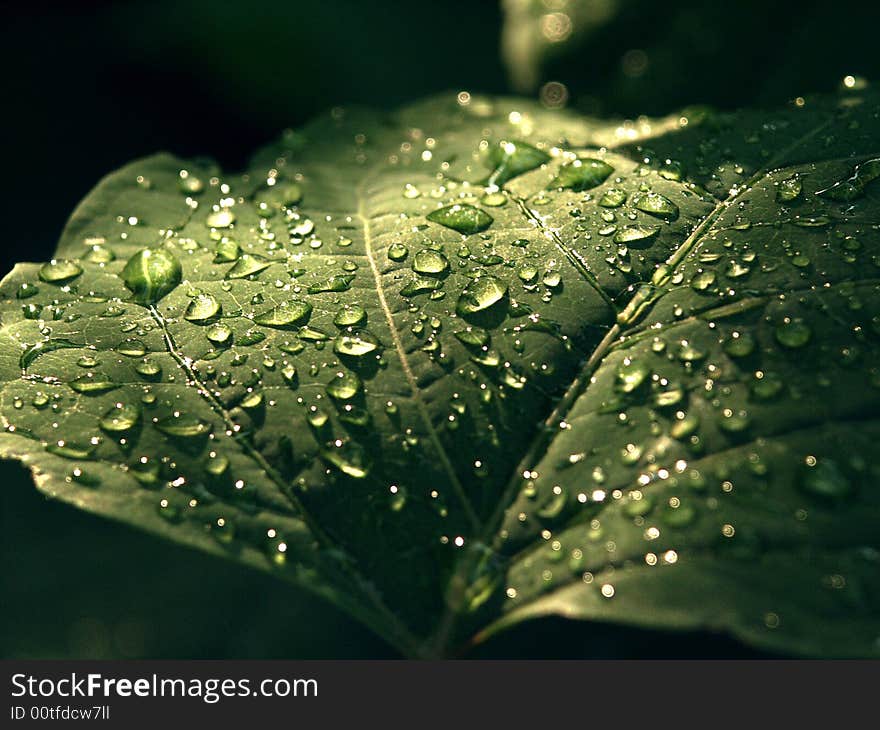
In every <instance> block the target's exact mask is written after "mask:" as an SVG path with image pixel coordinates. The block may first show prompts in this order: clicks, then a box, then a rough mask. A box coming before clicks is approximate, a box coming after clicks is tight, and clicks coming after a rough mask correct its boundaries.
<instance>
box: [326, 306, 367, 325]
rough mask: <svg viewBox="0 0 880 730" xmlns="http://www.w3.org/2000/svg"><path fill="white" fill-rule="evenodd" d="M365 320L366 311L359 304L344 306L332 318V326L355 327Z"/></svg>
mask: <svg viewBox="0 0 880 730" xmlns="http://www.w3.org/2000/svg"><path fill="white" fill-rule="evenodd" d="M366 319H367V312H366V310H365V309H364V308H363V307H362V306H360V305H359V304H345V305H343V307H342V309H340V310H339V311H338V312H337V313H336V316H335V317H334V318H333V324H335V325H336V326H337V327H355V326H357V325H360V324H363V323H364V322H365V321H366Z"/></svg>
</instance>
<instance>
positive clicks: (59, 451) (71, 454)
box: [46, 439, 95, 461]
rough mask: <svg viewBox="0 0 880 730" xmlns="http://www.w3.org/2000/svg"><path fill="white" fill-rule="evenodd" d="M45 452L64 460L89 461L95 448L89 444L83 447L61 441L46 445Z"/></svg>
mask: <svg viewBox="0 0 880 730" xmlns="http://www.w3.org/2000/svg"><path fill="white" fill-rule="evenodd" d="M46 451H48V452H49V453H50V454H54V455H55V456H61V457H63V458H65V459H75V460H77V461H79V460H84V459H91V458H92V457H93V455H94V452H95V447H94V446H92V445H91V444H89V445H83V444H77V443H73V442H71V441H65V440H64V439H61V440H59V441H56V442H55V443H52V444H47V445H46Z"/></svg>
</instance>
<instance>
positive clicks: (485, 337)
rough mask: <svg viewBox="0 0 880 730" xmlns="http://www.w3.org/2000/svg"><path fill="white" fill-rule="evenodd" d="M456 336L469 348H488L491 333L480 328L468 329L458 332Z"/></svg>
mask: <svg viewBox="0 0 880 730" xmlns="http://www.w3.org/2000/svg"><path fill="white" fill-rule="evenodd" d="M455 336H456V338H458V340H459V341H460V342H462V343H463V344H465V345H467V346H468V347H486V346H487V345H488V344H489V333H488V332H486V330H484V329H480V328H479V327H468V328H466V329H464V330H461V331H460V332H456V333H455Z"/></svg>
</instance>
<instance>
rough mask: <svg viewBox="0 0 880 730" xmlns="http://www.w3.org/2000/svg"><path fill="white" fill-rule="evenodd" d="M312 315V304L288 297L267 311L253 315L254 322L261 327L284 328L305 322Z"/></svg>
mask: <svg viewBox="0 0 880 730" xmlns="http://www.w3.org/2000/svg"><path fill="white" fill-rule="evenodd" d="M311 315H312V305H311V304H309V303H308V302H301V301H299V300H297V299H289V300H288V301H286V302H282V303H281V304H278V305H276V306H275V307H273V308H272V309H270V310H269V311H267V312H263V313H262V314H258V315H256V316H255V317H254V324H258V325H261V326H263V327H275V328H278V329H286V328H292V327H296V326H298V325H301V324H305V323H306V322H307V321H308V320H309V317H311Z"/></svg>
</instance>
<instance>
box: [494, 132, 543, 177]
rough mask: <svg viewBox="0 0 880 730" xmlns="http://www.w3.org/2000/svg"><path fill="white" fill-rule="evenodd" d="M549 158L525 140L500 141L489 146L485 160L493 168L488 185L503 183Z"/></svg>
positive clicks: (536, 166)
mask: <svg viewBox="0 0 880 730" xmlns="http://www.w3.org/2000/svg"><path fill="white" fill-rule="evenodd" d="M549 159H550V156H549V155H548V154H547V153H546V152H543V151H542V150H539V149H538V148H537V147H533V146H532V145H530V144H526V143H525V142H508V141H501V142H499V143H498V144H496V145H494V146H493V147H491V148H490V151H489V154H488V156H487V159H486V162H487V165H488V167H489V168H490V169H491V170H493V172H492V174H491V175H490V177H489V180H488V184H489V185H504V183H506V182H507V181H508V180H512V179H513V178H515V177H516V176H517V175H522V174H523V173H525V172H528V171H529V170H534V169H536V168H538V167H540V166H541V165H543V164H544V163H545V162H547V161H548V160H549Z"/></svg>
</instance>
